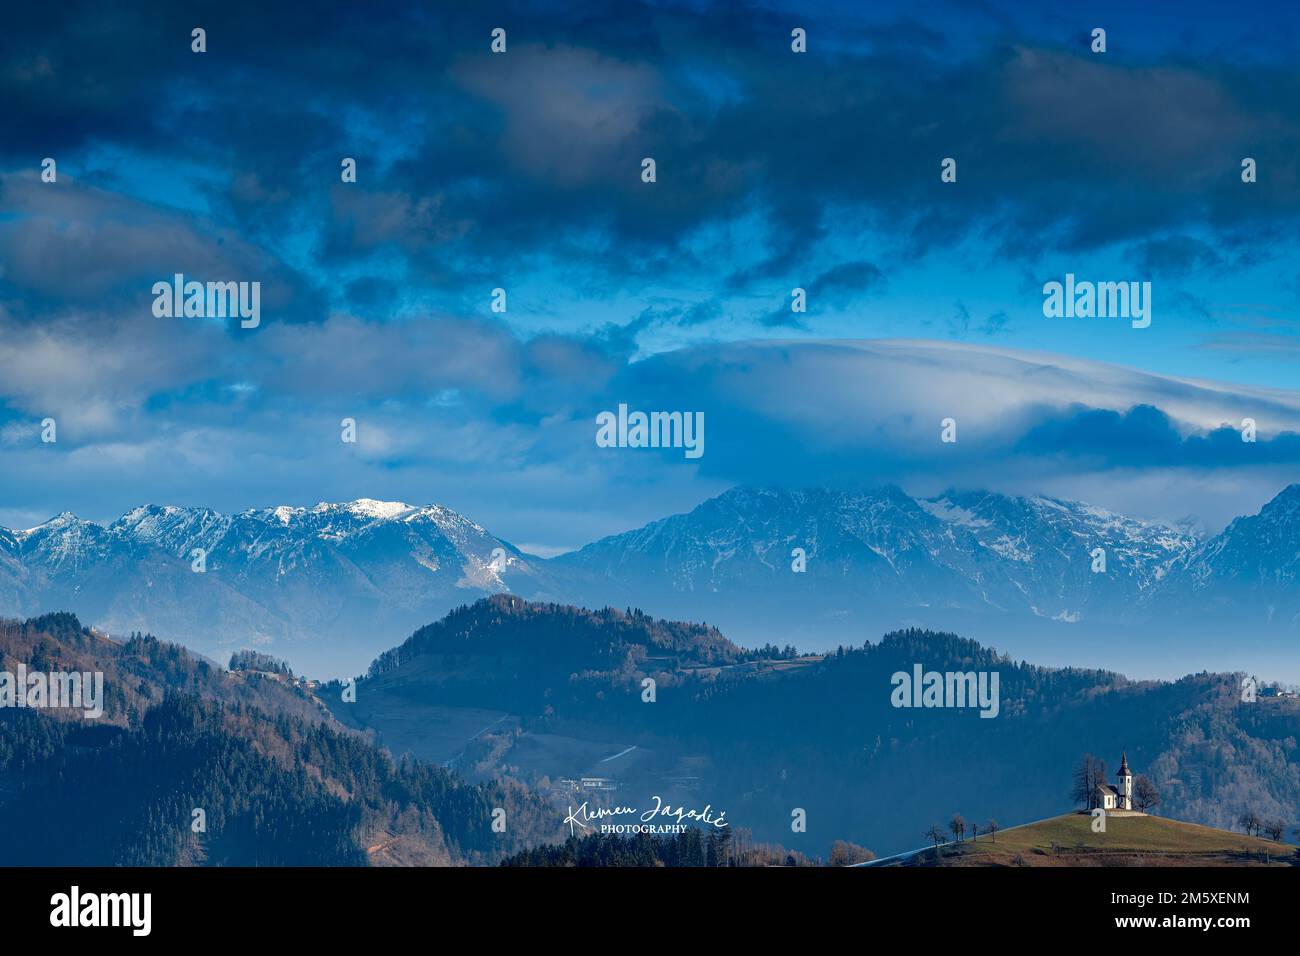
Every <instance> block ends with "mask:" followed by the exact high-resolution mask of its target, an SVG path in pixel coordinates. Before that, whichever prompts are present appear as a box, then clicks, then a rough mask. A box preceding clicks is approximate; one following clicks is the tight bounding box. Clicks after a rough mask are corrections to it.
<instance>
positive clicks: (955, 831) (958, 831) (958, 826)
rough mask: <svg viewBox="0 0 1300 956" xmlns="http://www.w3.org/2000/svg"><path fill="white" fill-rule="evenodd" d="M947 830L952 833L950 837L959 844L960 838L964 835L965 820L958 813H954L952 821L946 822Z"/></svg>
mask: <svg viewBox="0 0 1300 956" xmlns="http://www.w3.org/2000/svg"><path fill="white" fill-rule="evenodd" d="M948 829H949V830H951V831H952V835H953V836H954V837H956V838H957V842H958V843H960V842H961V841H962V837H964V836H965V835H966V819H965V818H964V817H963V816H962V815H961V814H960V813H954V814H953V815H952V819H951V820H949V821H948Z"/></svg>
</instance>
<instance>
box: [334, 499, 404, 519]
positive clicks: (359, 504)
mask: <svg viewBox="0 0 1300 956" xmlns="http://www.w3.org/2000/svg"><path fill="white" fill-rule="evenodd" d="M343 507H344V508H345V509H346V510H348V511H350V512H352V513H353V514H354V515H365V516H366V517H367V518H396V517H398V516H399V515H403V514H405V513H406V512H408V511H410V510H411V506H410V505H408V504H406V503H405V502H403V501H376V500H375V499H374V498H358V499H357V500H356V501H350V502H348V503H347V504H345V505H343Z"/></svg>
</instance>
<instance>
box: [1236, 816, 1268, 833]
mask: <svg viewBox="0 0 1300 956" xmlns="http://www.w3.org/2000/svg"><path fill="white" fill-rule="evenodd" d="M1261 825H1262V821H1261V820H1260V819H1259V814H1257V813H1256V812H1255V811H1254V810H1248V811H1246V812H1245V813H1243V814H1242V815H1241V816H1240V817H1238V818H1237V826H1239V827H1241V828H1242V829H1243V830H1245V831H1246V835H1247V836H1254V835H1255V834H1256V833H1257V832H1258V831H1259V828H1260V826H1261Z"/></svg>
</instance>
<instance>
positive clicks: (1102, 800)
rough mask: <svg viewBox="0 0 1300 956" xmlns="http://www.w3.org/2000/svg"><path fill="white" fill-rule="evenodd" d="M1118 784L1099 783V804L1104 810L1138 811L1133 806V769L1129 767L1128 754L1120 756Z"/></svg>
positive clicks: (1117, 775)
mask: <svg viewBox="0 0 1300 956" xmlns="http://www.w3.org/2000/svg"><path fill="white" fill-rule="evenodd" d="M1115 776H1116V778H1117V781H1118V786H1114V787H1112V786H1111V785H1110V784H1108V783H1099V784H1097V806H1099V807H1101V808H1102V809H1103V810H1121V811H1122V810H1128V811H1132V812H1137V811H1136V810H1134V807H1133V771H1131V770H1129V768H1128V754H1127V753H1126V754H1124V755H1123V757H1121V758H1120V762H1119V773H1117V774H1116V775H1115Z"/></svg>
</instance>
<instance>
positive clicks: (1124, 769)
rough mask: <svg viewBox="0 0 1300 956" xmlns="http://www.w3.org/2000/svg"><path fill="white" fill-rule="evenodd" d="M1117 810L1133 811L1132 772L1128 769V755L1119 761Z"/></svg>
mask: <svg viewBox="0 0 1300 956" xmlns="http://www.w3.org/2000/svg"><path fill="white" fill-rule="evenodd" d="M1118 776H1119V808H1120V809H1121V810H1132V809H1133V772H1132V771H1131V770H1129V768H1128V754H1127V753H1126V754H1124V756H1123V757H1121V758H1120V761H1119V775H1118Z"/></svg>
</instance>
